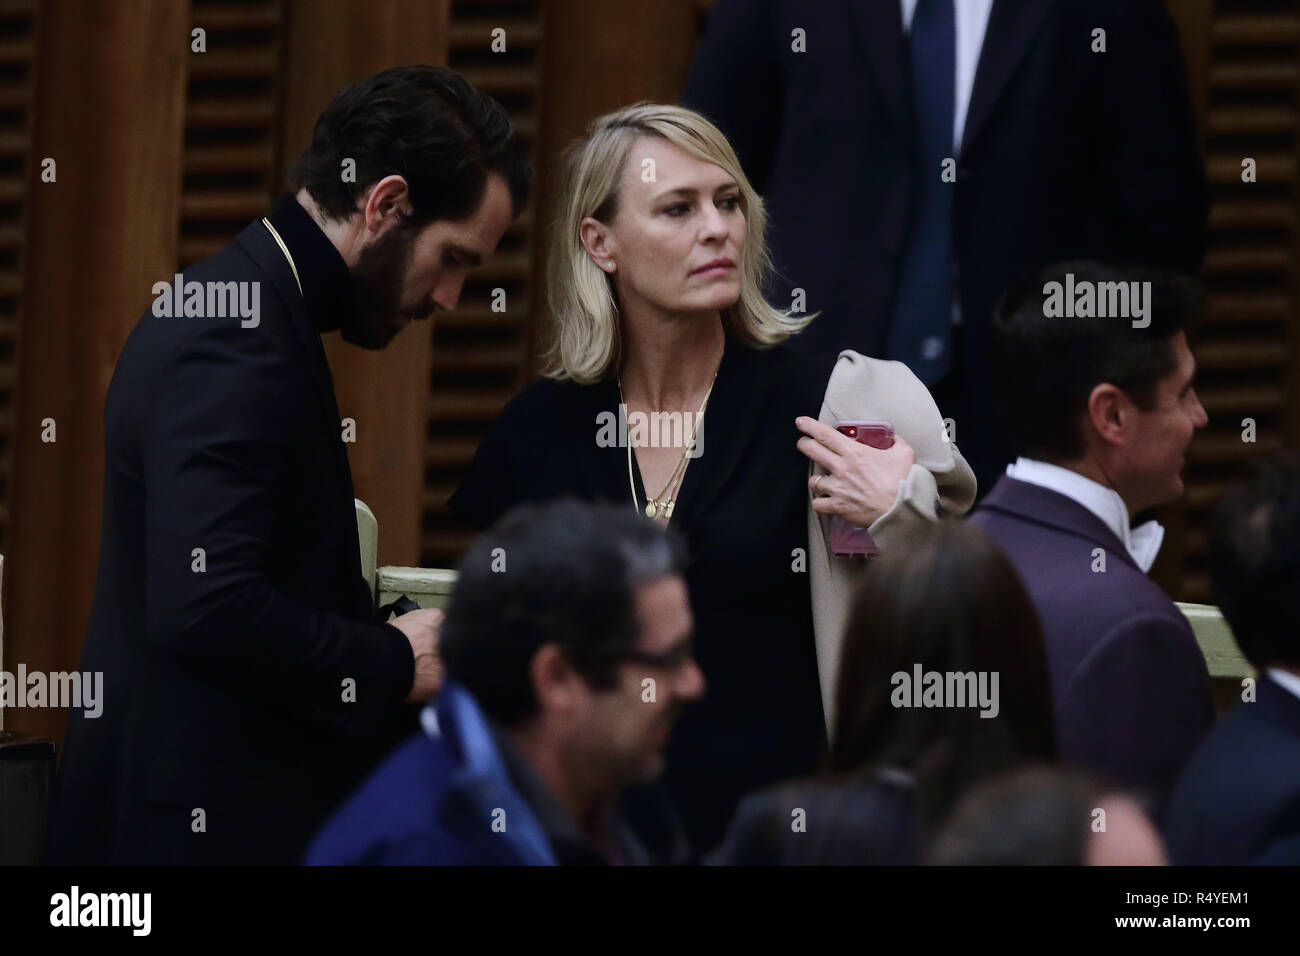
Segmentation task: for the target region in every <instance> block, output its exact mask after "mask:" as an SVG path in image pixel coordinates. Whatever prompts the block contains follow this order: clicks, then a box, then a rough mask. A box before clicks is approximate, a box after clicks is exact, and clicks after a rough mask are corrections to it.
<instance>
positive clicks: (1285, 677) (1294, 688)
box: [1264, 667, 1300, 697]
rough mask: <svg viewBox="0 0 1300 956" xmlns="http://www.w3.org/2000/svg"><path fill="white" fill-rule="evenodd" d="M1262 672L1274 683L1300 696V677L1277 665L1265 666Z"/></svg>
mask: <svg viewBox="0 0 1300 956" xmlns="http://www.w3.org/2000/svg"><path fill="white" fill-rule="evenodd" d="M1264 673H1266V674H1267V675H1268V676H1269V677H1271V678H1273V681H1274V683H1276V684H1277V685H1278V686H1279V687H1284V688H1286V689H1287V690H1289V691H1290V692H1291V693H1293V694H1295V696H1297V697H1300V677H1297V676H1296V675H1295V674H1292V673H1291V672H1290V671H1284V670H1282V669H1281V668H1278V667H1270V668H1267V669H1266V670H1265V671H1264Z"/></svg>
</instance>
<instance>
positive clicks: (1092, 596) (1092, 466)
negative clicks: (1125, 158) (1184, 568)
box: [971, 261, 1214, 815]
mask: <svg viewBox="0 0 1300 956" xmlns="http://www.w3.org/2000/svg"><path fill="white" fill-rule="evenodd" d="M1201 307H1202V294H1201V291H1200V289H1199V287H1198V286H1197V284H1196V283H1195V282H1194V280H1191V279H1188V278H1185V277H1182V276H1179V275H1176V274H1173V273H1170V272H1166V271H1162V270H1154V269H1146V268H1143V269H1138V268H1121V267H1114V266H1108V265H1103V264H1100V263H1096V262H1083V261H1080V262H1067V263H1059V264H1057V265H1053V266H1049V267H1046V268H1044V269H1042V270H1040V271H1038V272H1035V273H1033V274H1031V275H1029V276H1026V277H1024V278H1022V279H1021V280H1019V281H1018V282H1017V283H1015V284H1013V285H1012V287H1011V288H1010V289H1008V290H1007V292H1006V294H1005V295H1004V296H1003V298H1002V301H1001V302H1000V303H999V306H998V309H997V311H996V313H995V316H994V320H993V327H994V335H995V342H996V352H995V355H996V359H995V361H996V365H997V368H996V369H995V372H996V375H997V378H996V380H997V381H999V382H1002V383H1004V384H1003V389H1002V394H1001V395H1000V396H999V399H1000V401H1001V405H1002V409H1001V410H1002V417H1003V422H1004V425H1005V426H1006V428H1007V430H1008V433H1009V437H1010V438H1011V441H1012V443H1013V446H1014V447H1015V449H1016V453H1017V454H1018V455H1019V456H1020V457H1019V458H1018V459H1017V460H1016V461H1015V463H1014V464H1011V465H1009V466H1008V467H1007V473H1006V474H1005V475H1004V476H1002V477H1001V478H999V480H998V482H997V484H996V485H995V486H994V488H993V490H992V491H991V492H990V493H989V495H988V497H987V498H985V500H984V502H983V504H982V505H981V507H980V508H979V510H978V511H977V512H976V513H975V514H974V516H973V517H972V519H971V520H973V521H975V522H976V523H977V524H979V525H980V526H981V527H983V528H984V529H985V530H986V531H988V532H989V533H990V534H991V535H992V536H993V537H994V538H995V539H996V540H997V541H998V543H999V544H1001V545H1002V547H1003V548H1004V549H1005V550H1006V552H1007V554H1008V555H1010V557H1011V560H1012V561H1013V562H1014V563H1015V564H1016V566H1017V567H1018V568H1019V570H1020V574H1021V577H1022V578H1023V579H1024V583H1025V586H1026V588H1027V589H1028V591H1029V594H1030V596H1031V598H1032V599H1033V601H1034V603H1035V605H1036V606H1037V608H1038V613H1039V616H1040V618H1041V619H1042V624H1043V634H1044V638H1045V640H1046V645H1047V659H1048V666H1049V669H1050V671H1051V680H1052V690H1053V696H1054V699H1055V708H1056V721H1057V734H1058V740H1059V744H1060V753H1061V759H1062V760H1063V761H1065V762H1066V763H1070V764H1074V765H1076V766H1078V767H1081V768H1083V769H1086V770H1088V771H1091V772H1093V773H1095V774H1097V775H1099V776H1101V777H1102V778H1104V779H1107V780H1109V781H1110V782H1112V783H1114V784H1117V785H1120V786H1124V787H1128V788H1130V789H1132V790H1133V791H1135V792H1136V793H1138V794H1139V795H1140V796H1143V797H1145V798H1146V799H1147V801H1148V802H1149V809H1150V810H1151V811H1152V812H1153V813H1154V814H1157V815H1158V814H1159V813H1160V812H1161V811H1162V809H1163V807H1164V804H1165V802H1166V800H1167V799H1168V795H1169V792H1170V790H1171V788H1172V787H1173V784H1174V781H1175V780H1176V779H1177V777H1178V773H1179V771H1180V770H1181V769H1182V767H1183V764H1184V763H1185V762H1186V761H1187V759H1188V757H1189V756H1190V755H1191V753H1192V751H1193V750H1194V749H1195V748H1196V746H1197V744H1198V743H1199V742H1200V740H1201V738H1202V737H1203V736H1204V735H1205V733H1206V732H1207V731H1208V730H1209V728H1210V725H1211V723H1212V722H1213V720H1214V710H1213V705H1212V702H1211V698H1210V691H1209V675H1208V673H1207V671H1206V668H1205V661H1204V659H1203V657H1202V656H1201V652H1200V649H1199V647H1198V646H1197V643H1196V638H1195V636H1194V635H1193V634H1192V630H1191V628H1190V627H1189V626H1188V624H1187V622H1186V620H1185V619H1184V618H1183V616H1182V614H1181V613H1179V611H1178V609H1177V608H1176V607H1175V606H1174V605H1173V603H1172V602H1171V601H1170V600H1169V598H1168V597H1167V596H1166V595H1165V593H1164V592H1163V591H1162V590H1161V589H1160V588H1159V587H1158V586H1157V585H1156V584H1155V582H1153V581H1152V580H1151V579H1150V578H1148V577H1147V573H1146V572H1147V571H1148V569H1149V568H1150V567H1151V564H1152V563H1153V562H1154V560H1155V557H1156V554H1157V552H1158V551H1159V549H1160V543H1161V541H1162V539H1163V536H1164V529H1163V528H1161V527H1160V525H1159V524H1157V523H1156V522H1154V521H1148V522H1146V523H1144V524H1140V525H1138V526H1137V527H1131V522H1130V518H1131V517H1132V516H1136V515H1139V514H1141V513H1142V512H1144V511H1146V510H1147V509H1148V508H1151V507H1153V506H1155V505H1159V504H1164V503H1167V502H1170V501H1174V500H1176V499H1177V498H1178V497H1179V496H1180V495H1181V494H1182V492H1183V482H1182V478H1181V477H1180V474H1179V473H1180V471H1181V470H1182V467H1183V464H1184V457H1183V456H1184V453H1185V452H1186V450H1187V446H1188V443H1189V442H1190V441H1191V438H1192V434H1193V432H1195V430H1196V429H1198V428H1202V427H1204V426H1205V424H1206V421H1207V419H1206V415H1205V409H1204V408H1202V407H1201V403H1200V400H1199V399H1198V398H1197V397H1196V391H1195V389H1194V388H1193V377H1194V374H1195V369H1196V362H1195V360H1194V359H1193V357H1192V353H1191V351H1190V349H1189V348H1188V343H1187V335H1186V331H1185V329H1186V328H1187V327H1188V326H1189V324H1190V323H1191V322H1192V321H1193V320H1194V319H1195V318H1196V317H1197V315H1198V314H1199V312H1200V310H1201Z"/></svg>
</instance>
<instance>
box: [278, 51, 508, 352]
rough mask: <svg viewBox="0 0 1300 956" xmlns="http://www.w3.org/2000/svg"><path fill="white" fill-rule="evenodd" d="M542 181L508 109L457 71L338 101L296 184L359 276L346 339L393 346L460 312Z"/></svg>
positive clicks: (421, 73)
mask: <svg viewBox="0 0 1300 956" xmlns="http://www.w3.org/2000/svg"><path fill="white" fill-rule="evenodd" d="M531 175H532V173H531V170H530V168H529V165H528V161H527V158H526V156H525V154H524V152H523V149H522V148H521V146H520V143H519V141H518V139H517V137H516V135H515V129H514V126H513V125H512V124H511V122H510V119H509V117H507V115H506V112H505V110H504V109H502V107H501V105H500V104H499V103H497V102H496V101H495V100H493V99H492V98H491V97H488V96H484V95H483V94H482V93H479V92H478V91H477V90H475V89H474V87H473V86H471V85H470V84H469V83H468V82H467V81H466V80H465V78H464V77H462V76H461V75H460V74H458V73H456V72H455V71H453V70H450V69H447V68H446V67H440V66H403V67H396V68H394V69H390V70H385V71H384V72H382V73H377V74H375V75H374V76H369V77H366V78H365V79H362V80H358V81H357V82H356V83H353V84H352V85H351V86H349V87H347V88H346V89H345V90H343V91H342V92H341V93H339V94H338V95H337V96H336V97H335V98H334V100H333V102H331V103H330V104H329V106H327V107H326V108H325V111H324V112H323V113H321V115H320V117H319V118H318V119H317V120H316V126H315V128H314V130H313V131H312V140H311V145H310V146H308V147H307V149H306V151H305V152H303V154H302V156H300V157H299V158H298V160H297V162H295V163H294V165H293V167H292V168H291V169H290V171H289V179H290V182H291V183H292V185H293V187H294V188H295V189H296V190H297V194H298V199H299V202H301V203H302V204H303V206H304V208H307V209H308V211H309V212H311V213H312V215H313V217H314V218H316V220H317V222H318V223H319V224H320V225H321V227H322V228H323V229H324V230H325V232H326V234H327V235H328V236H329V237H330V239H331V240H332V241H333V242H334V244H335V246H336V247H337V248H338V249H339V251H340V254H341V255H342V256H343V258H344V261H346V262H347V264H348V268H349V270H350V272H351V275H352V280H353V289H354V293H355V298H356V306H357V315H356V316H355V317H354V318H353V319H352V320H351V321H349V322H345V324H344V326H343V329H342V334H343V337H344V338H345V339H347V340H348V341H350V342H353V343H355V344H357V345H361V346H363V347H365V348H371V349H378V348H383V347H384V346H385V345H387V344H388V343H389V342H390V341H391V340H392V338H393V336H395V335H396V334H397V333H398V332H399V331H401V329H402V328H404V327H405V326H406V325H407V323H409V322H410V321H411V320H412V319H425V318H428V317H429V316H430V315H432V314H433V313H434V311H436V310H437V309H439V308H441V309H453V308H455V307H456V303H457V302H458V301H459V299H460V293H461V288H462V286H463V285H464V282H465V277H466V274H467V273H468V271H469V270H470V269H471V268H473V267H474V266H476V265H478V264H479V263H481V262H482V261H483V260H484V259H486V258H487V257H488V256H490V255H491V254H492V252H493V251H494V250H495V249H496V246H497V243H498V242H499V241H500V240H501V236H502V235H503V234H504V233H505V230H506V227H507V226H509V224H510V220H511V219H512V218H514V217H515V216H517V215H518V214H519V213H520V211H521V210H522V209H523V207H524V205H525V203H526V202H527V201H528V187H529V180H530V178H531Z"/></svg>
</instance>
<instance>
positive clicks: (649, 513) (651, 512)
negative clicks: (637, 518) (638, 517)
mask: <svg viewBox="0 0 1300 956" xmlns="http://www.w3.org/2000/svg"><path fill="white" fill-rule="evenodd" d="M645 516H646V517H647V518H658V517H659V502H657V501H655V500H654V499H653V498H649V499H647V500H646V503H645Z"/></svg>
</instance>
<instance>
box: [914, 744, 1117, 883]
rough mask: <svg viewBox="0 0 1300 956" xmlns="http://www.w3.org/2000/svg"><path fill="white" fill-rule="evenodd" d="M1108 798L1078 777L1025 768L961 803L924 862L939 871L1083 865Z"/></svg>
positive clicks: (985, 786) (989, 783) (985, 785)
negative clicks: (1096, 816) (1098, 815)
mask: <svg viewBox="0 0 1300 956" xmlns="http://www.w3.org/2000/svg"><path fill="white" fill-rule="evenodd" d="M1105 796H1106V793H1105V791H1104V789H1103V788H1102V786H1101V785H1100V784H1099V783H1097V782H1096V781H1094V780H1092V779H1091V778H1088V777H1086V776H1083V775H1081V774H1079V773H1077V772H1072V771H1062V770H1057V769H1055V768H1048V767H1043V766H1039V767H1027V768H1023V769H1020V770H1016V771H1013V772H1012V773H1010V774H1007V775H1005V776H1002V777H997V778H994V779H992V780H989V781H986V782H984V783H982V784H980V785H979V786H977V787H975V788H973V789H972V790H971V792H970V793H968V794H967V795H966V796H964V797H963V798H962V800H961V801H960V802H959V803H958V804H957V807H956V809H955V810H954V811H953V813H952V816H951V817H950V818H949V820H948V822H947V823H946V824H944V826H943V829H942V830H941V831H940V832H939V834H938V835H937V836H936V837H935V839H934V841H933V843H932V844H931V846H930V848H929V852H928V853H927V859H926V862H928V863H931V864H935V865H938V866H1082V865H1083V863H1084V861H1085V859H1086V858H1087V844H1088V835H1089V833H1091V824H1092V813H1093V810H1094V809H1095V808H1096V807H1097V806H1098V805H1099V804H1100V803H1101V802H1102V800H1103V798H1104V797H1105Z"/></svg>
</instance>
